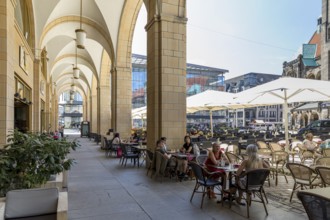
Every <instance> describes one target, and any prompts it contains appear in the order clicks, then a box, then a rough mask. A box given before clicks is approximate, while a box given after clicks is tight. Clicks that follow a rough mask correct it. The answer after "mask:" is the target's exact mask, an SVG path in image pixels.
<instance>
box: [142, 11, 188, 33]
mask: <svg viewBox="0 0 330 220" xmlns="http://www.w3.org/2000/svg"><path fill="white" fill-rule="evenodd" d="M160 21H168V22H172V23H179V24H187V21H188V19H187V18H185V17H179V16H173V15H166V14H162V15H154V17H153V18H152V19H151V20H150V21H148V23H147V24H146V26H144V29H145V30H146V31H148V30H149V29H150V28H151V27H152V26H153V24H154V23H156V22H160Z"/></svg>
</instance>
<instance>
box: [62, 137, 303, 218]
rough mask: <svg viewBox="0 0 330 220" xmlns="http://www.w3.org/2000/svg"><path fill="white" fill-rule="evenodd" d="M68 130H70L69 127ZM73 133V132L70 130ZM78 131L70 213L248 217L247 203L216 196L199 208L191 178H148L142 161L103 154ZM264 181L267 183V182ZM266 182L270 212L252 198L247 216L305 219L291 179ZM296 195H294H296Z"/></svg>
mask: <svg viewBox="0 0 330 220" xmlns="http://www.w3.org/2000/svg"><path fill="white" fill-rule="evenodd" d="M68 133H69V132H68ZM72 133H74V132H72ZM74 137H77V138H78V140H79V142H80V144H81V147H80V148H79V149H77V151H75V152H72V153H71V154H70V157H72V158H75V159H76V162H77V163H76V164H75V166H74V167H73V168H72V169H71V171H70V172H69V179H68V193H69V219H79V220H84V219H86V220H87V219H91V220H105V219H125V220H128V219H180V220H181V219H189V220H192V219H203V220H204V219H224V220H225V219H235V220H236V219H246V207H244V206H238V205H236V204H235V205H233V206H232V209H229V208H228V205H227V204H225V206H224V207H222V206H221V204H217V203H216V200H215V199H208V198H206V199H205V201H204V207H203V209H200V202H201V196H200V195H195V197H194V199H193V201H192V202H190V201H189V200H190V196H191V193H192V190H193V187H194V185H195V181H194V180H192V181H190V180H189V181H183V182H176V181H175V180H173V179H172V180H170V179H167V178H165V179H163V181H162V182H161V181H160V180H159V179H156V180H155V179H151V178H150V177H148V176H146V169H145V167H144V166H143V167H140V168H137V167H133V165H131V164H130V162H128V163H127V167H121V166H120V165H119V159H117V158H105V155H104V152H103V151H101V150H100V147H99V146H98V145H96V143H95V142H92V141H89V139H88V138H80V136H77V135H76V136H73V135H72V134H71V135H69V138H74ZM266 185H267V184H266ZM271 185H272V186H271V187H268V186H266V187H265V191H266V192H267V195H268V200H269V204H267V208H268V212H269V215H268V216H266V213H265V211H264V209H263V206H262V204H259V203H252V206H251V207H250V219H274V220H275V219H281V220H284V219H285V220H290V219H307V215H306V214H305V213H304V211H303V208H302V206H301V204H300V203H299V201H298V200H297V199H296V198H295V199H294V203H289V202H288V199H289V195H290V193H291V191H290V189H291V188H292V186H293V183H292V180H291V179H290V178H289V183H286V182H284V178H283V177H280V184H279V185H278V186H277V187H274V181H273V180H271ZM294 197H295V196H294Z"/></svg>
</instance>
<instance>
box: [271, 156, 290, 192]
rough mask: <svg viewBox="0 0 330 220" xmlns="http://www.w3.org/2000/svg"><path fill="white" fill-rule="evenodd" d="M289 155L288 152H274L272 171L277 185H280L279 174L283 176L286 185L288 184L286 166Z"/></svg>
mask: <svg viewBox="0 0 330 220" xmlns="http://www.w3.org/2000/svg"><path fill="white" fill-rule="evenodd" d="M287 159H288V153H287V152H273V153H272V161H271V163H270V171H271V172H272V173H273V177H274V176H275V185H276V186H277V183H278V174H283V176H284V178H285V180H286V183H288V179H287V178H286V175H285V171H284V166H285V164H286V163H287Z"/></svg>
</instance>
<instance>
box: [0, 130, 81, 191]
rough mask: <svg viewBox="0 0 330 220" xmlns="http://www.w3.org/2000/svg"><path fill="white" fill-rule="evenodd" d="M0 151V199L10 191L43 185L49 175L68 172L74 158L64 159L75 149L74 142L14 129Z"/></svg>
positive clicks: (75, 144)
mask: <svg viewBox="0 0 330 220" xmlns="http://www.w3.org/2000/svg"><path fill="white" fill-rule="evenodd" d="M8 143H9V144H7V145H5V146H4V148H2V149H0V197H1V196H5V194H6V192H7V191H9V190H13V189H26V188H33V187H37V186H40V185H42V184H44V183H46V182H47V181H48V180H49V179H50V177H51V175H55V174H58V173H61V172H63V171H65V170H69V169H70V168H71V166H72V164H73V163H74V159H66V156H67V155H68V153H70V151H71V150H75V149H76V147H77V146H78V143H77V142H76V141H72V142H70V141H67V140H66V139H61V140H54V139H53V138H52V137H49V136H47V135H45V134H37V133H28V134H27V133H21V132H19V131H17V130H15V131H14V132H13V133H12V134H10V135H9V136H8Z"/></svg>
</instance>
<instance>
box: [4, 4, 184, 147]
mask: <svg viewBox="0 0 330 220" xmlns="http://www.w3.org/2000/svg"><path fill="white" fill-rule="evenodd" d="M143 5H144V6H143ZM142 6H143V7H146V9H147V14H148V15H147V22H146V26H145V27H146V28H145V31H146V33H147V45H148V47H147V55H148V56H147V57H148V63H147V70H148V72H152V73H153V74H152V75H149V76H148V80H147V87H146V88H147V90H148V91H147V94H148V95H147V96H148V98H147V99H148V102H147V105H148V106H147V107H148V119H147V120H148V128H147V129H148V143H151V145H150V147H151V148H153V147H154V143H155V142H156V140H157V139H158V138H159V137H161V136H166V137H168V143H169V145H173V146H179V144H180V143H181V142H182V137H183V136H184V134H185V130H186V24H187V20H188V19H187V16H186V15H187V13H186V2H185V1H179V0H173V1H170V2H169V1H164V0H157V1H153V0H152V1H151V0H144V1H141V0H124V1H114V0H109V1H67V0H48V1H43V0H30V1H26V0H2V1H0V20H1V22H0V32H1V33H2V34H0V42H1V44H0V67H1V71H0V75H1V77H0V78H1V81H0V83H1V86H0V88H1V92H0V99H1V103H0V107H1V108H0V113H1V114H0V121H1V129H0V130H1V132H0V147H1V146H2V145H3V144H6V143H7V135H9V134H10V133H11V131H12V130H13V129H14V128H17V129H19V130H22V131H35V132H41V131H44V130H45V129H46V130H47V129H48V130H50V129H51V130H52V131H54V130H55V129H57V126H58V124H59V117H58V115H59V114H58V111H59V97H60V95H61V94H62V93H64V92H66V91H69V90H70V86H71V82H72V80H71V79H72V77H74V78H76V86H77V92H78V93H79V94H80V95H81V97H82V100H83V101H82V104H83V105H82V106H83V119H84V121H89V122H90V128H91V132H93V133H97V134H105V133H106V132H107V131H108V130H109V128H113V129H114V131H116V132H119V133H120V134H121V137H123V138H126V137H129V136H130V133H131V114H130V113H131V109H132V89H131V84H132V83H131V78H132V77H131V76H132V65H131V63H132V62H131V59H132V51H131V50H132V42H133V34H134V27H135V24H136V20H137V17H138V14H139V11H140V8H141V7H142ZM87 9H88V10H87ZM164 61H166V62H164ZM169 116H171V117H169ZM149 141H150V142H149Z"/></svg>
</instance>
